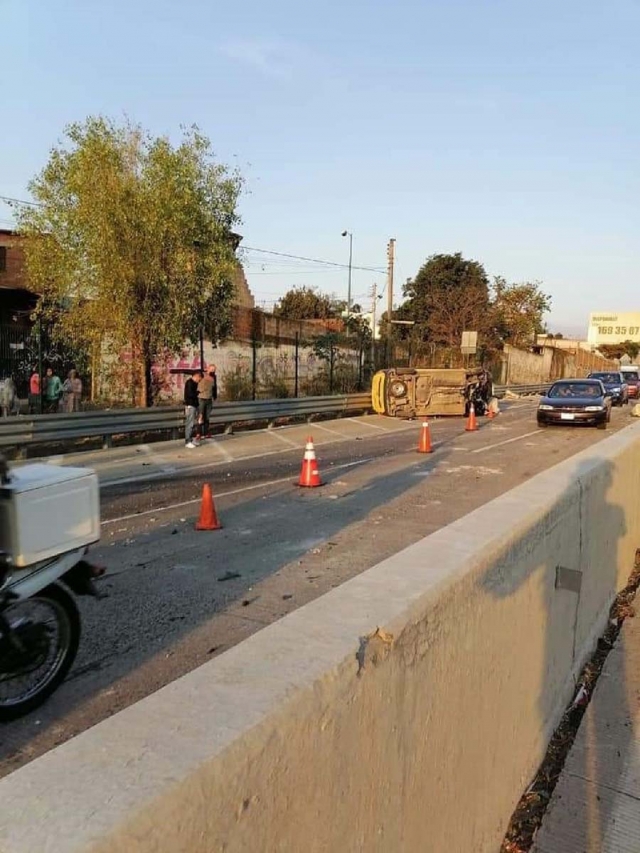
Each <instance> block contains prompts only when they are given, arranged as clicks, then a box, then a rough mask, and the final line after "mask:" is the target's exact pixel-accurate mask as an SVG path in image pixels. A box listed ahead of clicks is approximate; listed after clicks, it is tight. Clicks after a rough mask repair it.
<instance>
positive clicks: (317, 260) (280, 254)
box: [0, 195, 384, 273]
mask: <svg viewBox="0 0 640 853" xmlns="http://www.w3.org/2000/svg"><path fill="white" fill-rule="evenodd" d="M0 201H6V202H8V203H11V204H26V205H29V206H30V207H44V205H42V204H40V203H39V202H37V201H26V200H25V199H20V198H13V197H12V196H6V195H0ZM242 248H243V249H244V250H245V251H246V252H260V253H261V254H263V255H275V256H276V257H279V258H291V259H292V260H295V261H306V262H307V263H312V264H323V265H324V266H328V267H338V268H339V269H345V270H346V269H349V264H340V263H338V262H337V261H327V260H325V259H324V258H309V257H306V256H304V255H292V254H290V253H288V252H277V251H275V249H258V248H256V247H255V246H243V247H242ZM351 269H352V270H360V271H362V272H377V273H383V272H384V270H383V269H382V268H381V267H361V266H356V265H354V264H352V265H351Z"/></svg>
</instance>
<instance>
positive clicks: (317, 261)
mask: <svg viewBox="0 0 640 853" xmlns="http://www.w3.org/2000/svg"><path fill="white" fill-rule="evenodd" d="M242 248H243V249H244V250H245V251H246V252H262V253H263V254H265V255H277V256H278V257H280V258H293V259H294V260H297V261H307V262H309V263H312V264H324V265H325V266H328V267H340V269H345V270H346V269H349V264H339V263H337V262H336V261H326V260H323V259H321V258H307V257H305V256H304V255H290V254H289V253H288V252H276V251H275V250H274V249H256V248H255V247H254V246H243V247H242ZM351 269H352V270H362V271H364V272H377V273H382V272H384V270H382V269H381V268H380V267H357V266H354V265H352V267H351Z"/></svg>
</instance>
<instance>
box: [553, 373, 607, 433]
mask: <svg viewBox="0 0 640 853" xmlns="http://www.w3.org/2000/svg"><path fill="white" fill-rule="evenodd" d="M610 420H611V396H610V395H609V393H608V392H607V391H606V390H605V387H604V385H603V384H602V382H600V380H599V379H561V380H560V381H559V382H554V384H553V385H552V386H551V388H550V389H549V390H548V391H547V393H546V394H545V396H544V397H543V398H542V399H541V400H540V403H539V405H538V426H541V427H546V426H549V424H589V425H591V426H597V427H598V429H606V428H607V424H608V423H609V421H610Z"/></svg>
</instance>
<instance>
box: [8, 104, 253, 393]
mask: <svg viewBox="0 0 640 853" xmlns="http://www.w3.org/2000/svg"><path fill="white" fill-rule="evenodd" d="M241 186H242V180H241V177H240V175H239V174H238V173H237V172H235V171H230V170H229V169H228V168H227V167H226V166H224V165H222V164H220V163H217V162H216V161H215V160H214V158H213V155H212V152H211V144H210V142H209V140H208V139H207V138H206V136H204V135H202V134H201V133H200V132H199V131H198V129H197V128H196V127H192V128H190V129H187V130H184V131H183V135H182V139H181V140H180V142H179V143H178V144H176V145H173V144H172V143H171V142H170V141H169V140H168V139H166V138H164V137H159V138H153V137H152V136H150V135H149V134H147V133H146V132H144V131H143V130H142V129H141V128H140V127H139V126H137V125H133V124H129V123H127V124H124V125H117V124H116V123H114V122H113V121H111V120H109V119H106V118H101V117H98V118H88V119H87V120H86V121H85V122H81V123H75V124H71V125H70V126H68V127H67V128H66V131H65V139H64V141H63V143H62V144H61V145H59V146H58V147H55V148H54V149H53V150H52V152H51V154H50V157H49V161H48V163H47V164H46V166H45V167H44V169H43V170H42V172H40V174H39V175H37V176H36V177H35V178H34V179H33V180H32V182H31V184H30V187H29V189H30V191H31V194H32V196H33V197H34V199H35V201H36V202H37V204H38V206H34V207H21V208H20V209H19V210H18V212H17V215H18V226H19V229H20V231H21V232H22V233H23V234H25V235H26V236H27V238H28V239H27V240H26V263H27V271H28V276H29V280H30V282H31V286H32V287H33V288H34V289H35V290H36V291H37V292H39V293H40V294H41V296H42V298H41V300H40V305H39V311H40V313H41V314H43V315H47V314H48V315H49V318H48V319H50V320H51V321H52V322H53V324H54V329H55V332H56V334H57V335H58V336H59V337H60V338H61V339H66V340H67V341H72V342H73V343H74V344H75V345H76V346H78V345H81V346H83V347H85V348H86V349H87V350H88V351H89V352H92V353H94V354H96V353H100V354H104V352H105V349H107V350H108V351H109V352H110V354H111V363H114V362H117V361H120V360H121V359H122V355H123V352H127V353H128V354H130V356H131V362H132V368H133V376H132V377H131V384H132V385H133V388H134V391H136V392H137V393H136V394H135V397H136V398H137V401H138V402H141V403H142V404H145V405H149V404H150V403H151V389H152V382H151V368H152V364H153V362H154V361H155V360H156V359H158V358H161V357H162V356H163V355H165V354H166V353H167V352H172V353H177V352H179V351H180V349H181V348H182V347H183V345H184V342H185V340H190V341H192V342H195V341H196V340H197V339H198V336H199V333H200V329H201V328H203V327H204V328H206V329H207V331H209V333H211V334H213V336H214V340H215V339H216V337H215V336H216V335H219V334H220V332H221V330H223V329H224V327H225V324H226V323H227V320H228V311H229V306H230V303H231V301H232V299H233V286H232V284H231V275H232V271H233V266H234V264H235V263H236V260H235V245H234V237H233V235H232V229H233V227H234V225H235V224H236V223H237V222H238V215H237V212H236V205H237V200H238V196H239V193H240V191H241ZM60 306H62V307H63V308H64V310H63V311H60V310H59V309H60Z"/></svg>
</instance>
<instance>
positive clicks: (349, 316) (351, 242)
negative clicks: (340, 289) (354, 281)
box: [342, 230, 353, 337]
mask: <svg viewBox="0 0 640 853" xmlns="http://www.w3.org/2000/svg"><path fill="white" fill-rule="evenodd" d="M342 236H343V237H348V238H349V279H348V283H347V337H349V335H350V334H351V332H350V327H349V321H350V320H351V268H352V265H353V234H352V233H351V231H346V230H345V231H343V232H342Z"/></svg>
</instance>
